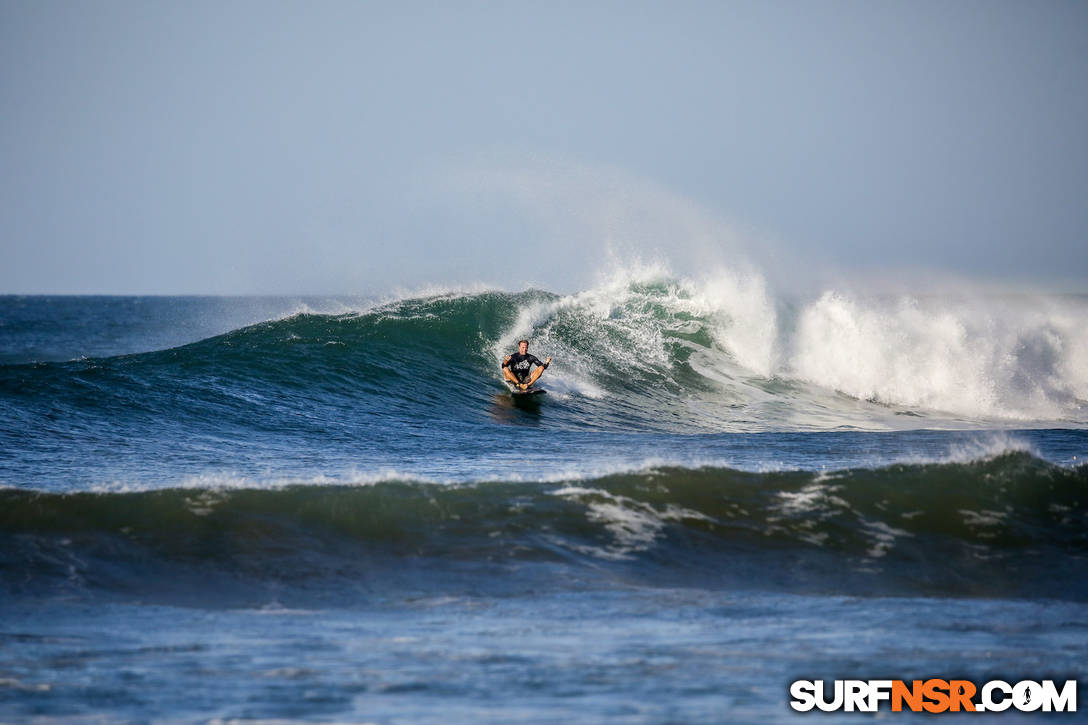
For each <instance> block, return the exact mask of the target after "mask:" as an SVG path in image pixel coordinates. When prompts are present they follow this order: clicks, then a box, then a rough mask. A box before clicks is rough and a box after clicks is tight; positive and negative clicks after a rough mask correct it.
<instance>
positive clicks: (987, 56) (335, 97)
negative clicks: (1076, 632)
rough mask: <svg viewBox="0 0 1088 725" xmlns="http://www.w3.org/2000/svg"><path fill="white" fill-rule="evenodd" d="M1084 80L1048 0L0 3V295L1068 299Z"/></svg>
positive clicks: (1077, 25)
mask: <svg viewBox="0 0 1088 725" xmlns="http://www.w3.org/2000/svg"><path fill="white" fill-rule="evenodd" d="M1086 84H1088V3H1085V2H1080V1H1076V2H1057V1H1047V0H1044V1H1039V2H1036V1H1031V2H1029V1H1027V0H1025V1H1024V2H1000V1H997V0H985V1H979V2H971V1H968V0H962V1H959V2H944V1H943V0H942V1H941V2H919V1H915V0H911V1H910V2H906V1H904V2H888V1H882V2H870V1H869V0H865V1H859V2H849V1H845V0H842V1H835V2H831V1H827V2H815V1H811V2H808V1H806V2H800V1H798V2H706V3H696V2H686V3H685V2H681V3H676V2H668V3H666V2H654V3H639V2H457V1H456V0H450V1H448V2H435V3H420V2H405V1H403V0H398V1H397V2H363V1H359V2H333V1H331V0H325V1H320V2H302V1H301V0H299V1H298V2H273V1H270V0H261V1H259V2H230V1H225V0H215V1H214V2H200V1H186V2H150V1H148V0H137V1H135V2H121V1H106V0H102V1H98V2H76V1H75V0H72V1H70V2H52V1H49V0H45V1H35V2H29V1H27V0H0V99H2V113H0V168H2V169H3V175H2V177H0V293H39V292H40V293H287V294H299V293H317V294H324V293H348V294H368V293H376V292H384V291H387V290H389V289H391V288H393V287H397V286H402V287H418V286H423V285H428V284H432V285H436V286H441V285H456V284H468V283H473V282H484V283H497V284H502V285H504V286H506V287H510V288H521V287H523V286H525V284H527V283H535V284H538V285H544V286H548V287H550V288H552V289H555V290H557V291H569V290H572V289H575V288H577V287H579V286H580V285H584V284H586V283H588V282H590V281H591V280H592V276H593V273H594V270H595V269H598V268H599V267H600V266H601V265H602V264H604V262H605V260H606V259H607V255H608V254H609V253H610V250H611V252H612V253H615V252H617V251H618V252H619V253H620V254H623V253H627V252H630V251H632V250H633V251H636V252H639V253H640V254H646V255H651V256H652V255H655V254H656V255H659V256H664V257H667V258H670V259H672V260H673V263H674V264H675V265H676V266H677V267H679V268H683V267H684V266H689V267H691V266H698V265H699V264H700V260H701V259H702V258H703V257H704V256H711V257H716V258H718V259H719V261H722V260H724V261H725V262H727V263H728V261H729V260H730V259H731V258H732V257H733V256H734V255H737V254H739V253H741V252H740V251H738V250H744V253H745V254H746V255H747V256H750V257H751V258H752V259H754V260H755V261H756V263H757V264H759V265H761V266H763V267H766V268H769V269H768V272H769V274H770V276H772V277H773V276H774V270H773V268H774V267H777V266H781V267H782V268H783V269H785V268H789V269H791V270H793V272H792V273H793V274H797V272H798V270H802V271H803V270H805V269H809V268H811V269H816V268H825V267H826V268H831V269H839V270H845V271H846V272H847V273H852V274H857V275H867V274H872V275H883V276H894V275H895V274H897V273H899V272H900V271H904V270H906V271H909V272H910V273H911V274H914V275H921V276H925V275H926V274H929V273H933V274H942V275H943V274H949V275H955V276H969V277H977V278H980V279H988V280H994V279H997V280H1004V281H1008V282H1010V283H1025V284H1031V285H1036V286H1039V285H1042V286H1049V287H1052V288H1055V289H1062V290H1065V291H1082V292H1088V93H1086V92H1085V88H1086V87H1088V86H1086ZM681 271H683V270H682V269H681Z"/></svg>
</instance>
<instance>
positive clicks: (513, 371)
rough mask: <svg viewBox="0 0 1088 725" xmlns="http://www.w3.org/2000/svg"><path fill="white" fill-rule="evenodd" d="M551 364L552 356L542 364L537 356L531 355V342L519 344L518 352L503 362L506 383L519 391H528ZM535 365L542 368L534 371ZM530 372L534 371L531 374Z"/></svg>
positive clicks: (526, 341) (525, 341)
mask: <svg viewBox="0 0 1088 725" xmlns="http://www.w3.org/2000/svg"><path fill="white" fill-rule="evenodd" d="M551 362H552V359H551V356H549V357H548V358H547V359H546V360H545V361H544V362H540V360H538V359H537V357H536V356H535V355H530V354H529V341H528V340H522V341H520V342H519V343H518V351H517V352H515V353H514V354H513V355H507V356H506V359H505V360H503V361H502V376H503V379H505V380H506V382H508V383H513V384H514V385H515V387H517V388H518V389H519V390H528V389H529V386H530V385H532V384H533V383H535V382H536V381H537V380H539V379H540V376H541V375H543V374H544V371H545V370H547V369H548V365H550V364H551ZM533 365H539V366H540V367H538V368H537V369H536V370H532V367H533ZM530 370H532V372H531V373H530Z"/></svg>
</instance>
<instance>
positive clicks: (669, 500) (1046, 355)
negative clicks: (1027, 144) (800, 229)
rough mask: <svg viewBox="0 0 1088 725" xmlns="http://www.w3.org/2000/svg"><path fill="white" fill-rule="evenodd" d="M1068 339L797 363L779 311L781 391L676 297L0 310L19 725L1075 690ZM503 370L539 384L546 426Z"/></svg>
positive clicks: (538, 406)
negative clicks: (998, 688) (1058, 684)
mask: <svg viewBox="0 0 1088 725" xmlns="http://www.w3.org/2000/svg"><path fill="white" fill-rule="evenodd" d="M602 300H603V301H602ZM1003 304H1004V305H1005V306H1006V307H1008V305H1010V304H1013V303H1009V302H1005V303H1003ZM1025 304H1026V303H1025ZM1055 304H1057V303H1055ZM1061 304H1062V305H1065V307H1062V308H1061V310H1060V312H1061V314H1059V313H1057V312H1055V313H1054V315H1053V316H1052V318H1047V320H1048V321H1047V323H1046V325H1045V329H1043V330H1042V331H1040V330H1039V329H1037V328H1034V327H1032V326H1031V325H1029V324H1026V323H1024V320H1025V319H1035V317H1034V315H1035V312H1032V313H1031V314H1030V315H1029V314H1027V313H1026V312H1025V313H1023V314H1022V315H1021V313H1020V312H1017V313H1016V315H1020V316H1019V317H1016V315H1014V317H1016V320H1017V322H1016V324H1015V325H1013V324H1012V323H1009V324H1008V326H1007V327H1008V329H1009V330H1015V331H1016V334H1015V336H1012V337H1010V336H1009V335H1004V336H1003V337H1001V338H1000V341H999V342H1000V345H999V344H998V342H993V341H992V340H991V341H988V342H986V343H985V344H983V341H981V340H974V341H972V340H970V339H964V340H962V341H961V342H962V343H963V348H964V349H965V350H973V351H975V353H977V354H974V353H972V355H971V356H969V357H964V358H962V359H956V358H955V356H954V355H953V357H952V358H947V356H948V355H952V354H953V353H950V352H949V350H953V352H955V350H954V346H952V347H950V343H949V341H948V339H946V338H943V337H940V336H941V335H942V334H943V333H941V332H936V333H933V334H934V335H935V336H936V338H934V339H929V338H924V337H923V338H918V339H915V340H914V341H913V342H912V343H911V345H909V346H908V347H907V348H906V349H901V348H898V347H896V345H900V344H902V341H903V336H902V335H898V336H893V337H894V339H893V340H892V341H891V342H889V339H891V338H889V339H873V340H870V341H869V344H868V345H862V344H861V343H859V341H858V340H857V339H855V338H854V337H851V336H845V337H842V338H841V339H829V340H827V343H828V344H827V345H826V346H825V345H823V344H822V343H821V344H820V345H817V346H816V347H812V346H811V345H810V344H809V343H808V342H806V340H808V339H809V337H808V336H809V333H810V332H811V330H812V329H813V325H816V322H814V320H816V317H814V315H815V314H816V312H818V309H817V308H813V309H809V310H801V311H797V310H794V311H793V312H792V313H791V314H793V315H794V316H793V317H784V318H781V319H780V321H779V323H777V324H780V325H781V329H780V330H779V333H778V334H777V338H778V339H779V342H778V343H776V344H777V345H778V346H779V347H778V348H776V350H778V352H776V353H775V354H774V355H772V356H771V357H769V358H767V359H768V360H771V359H772V358H773V359H774V360H775V362H774V364H773V366H772V367H771V368H770V369H763V368H761V366H760V364H759V363H758V360H757V358H759V356H758V355H756V354H755V352H753V351H758V350H761V349H763V348H761V347H760V346H759V344H756V343H755V342H752V340H756V339H757V338H759V336H758V335H757V336H756V337H752V335H751V334H749V333H745V332H744V329H743V326H742V325H739V324H738V323H736V321H735V318H734V317H730V315H729V314H727V313H728V312H729V311H728V310H722V309H717V308H708V307H707V306H706V304H704V301H701V300H700V299H698V298H693V297H692V295H691V294H686V296H685V293H684V288H683V286H682V285H681V286H680V287H679V288H678V287H676V286H675V285H671V284H670V283H668V282H663V283H655V284H650V285H646V284H632V285H629V286H628V287H625V288H622V289H618V290H617V289H610V290H605V291H600V290H598V291H593V292H591V293H583V294H582V295H574V296H568V297H563V296H560V295H555V294H552V293H549V292H544V291H528V292H522V293H506V292H483V293H475V294H448V295H439V296H431V297H423V298H406V299H401V300H395V301H390V302H386V303H377V302H367V301H365V300H347V299H344V300H328V299H251V298H238V299H233V298H65V297H56V298H48V297H30V298H12V297H8V298H0V485H3V486H4V488H3V489H0V502H2V503H0V607H2V612H3V617H2V621H0V719H4V720H26V719H31V718H34V717H41V718H46V719H50V718H76V719H79V718H88V719H104V720H106V721H149V720H170V721H173V720H178V721H192V720H207V719H216V718H285V719H295V720H307V721H352V722H358V721H372V722H390V723H393V722H552V721H555V720H557V719H564V720H569V721H574V722H602V721H615V722H639V723H642V722H705V721H711V722H726V721H752V720H756V719H758V720H768V721H778V720H792V719H794V718H795V717H805V716H803V715H795V714H794V713H793V712H792V711H791V710H790V709H789V707H788V700H789V698H788V686H789V683H790V682H791V681H792V680H794V679H800V678H804V679H813V678H827V679H842V678H850V677H860V678H866V679H867V678H902V679H912V678H928V677H949V676H955V677H967V678H969V679H974V680H976V681H978V682H984V681H986V680H988V679H994V678H997V677H1000V678H1002V679H1006V680H1009V681H1016V680H1019V679H1035V680H1039V679H1047V678H1054V679H1063V680H1064V679H1070V678H1079V679H1081V680H1084V679H1085V676H1086V674H1088V673H1085V670H1084V665H1083V663H1084V662H1086V661H1088V639H1086V637H1085V634H1086V632H1088V584H1086V583H1085V582H1088V578H1086V576H1085V575H1086V574H1088V558H1086V557H1088V468H1085V467H1084V465H1083V464H1082V461H1083V460H1084V458H1085V456H1086V455H1088V432H1086V430H1085V426H1086V423H1088V413H1086V410H1088V404H1086V401H1085V400H1084V399H1083V395H1082V391H1083V387H1082V386H1083V383H1084V380H1085V379H1086V373H1088V371H1086V370H1085V361H1084V359H1083V352H1082V351H1083V345H1080V343H1079V342H1078V341H1077V340H1076V339H1074V338H1072V337H1069V335H1068V333H1067V330H1068V329H1069V328H1068V320H1069V319H1070V318H1069V317H1068V315H1067V312H1068V307H1069V305H1073V306H1074V307H1075V306H1076V305H1078V304H1080V301H1077V300H1074V301H1073V302H1070V301H1069V300H1063V301H1062V302H1061ZM1037 307H1038V306H1036V307H1033V308H1032V309H1033V310H1035V309H1036V308H1037ZM881 309H882V308H881ZM1048 309H1050V308H1048ZM1055 309H1056V308H1055ZM859 314H860V313H859ZM866 314H867V315H870V316H871V315H872V314H876V313H875V312H873V311H871V310H870V311H869V312H866ZM1009 314H1012V313H1009ZM911 319H913V318H911ZM968 322H970V321H969V320H968V321H967V322H965V323H964V324H963V325H962V326H961V328H960V329H961V332H962V334H963V335H969V334H970V330H971V325H970V324H968ZM903 324H905V323H903V321H902V319H899V320H898V321H897V319H893V318H889V319H888V320H887V327H889V328H894V327H895V326H896V325H900V326H901V325H903ZM816 326H817V327H819V325H816ZM819 329H824V328H819ZM919 329H921V328H919ZM986 329H987V330H990V331H991V332H993V331H994V330H999V331H1000V330H1001V329H1003V328H1001V325H999V324H997V323H994V322H993V321H991V322H990V323H989V324H988V326H986ZM742 333H743V334H742ZM918 334H922V333H921V332H919V333H918ZM957 334H959V333H957ZM1010 334H1011V333H1010ZM745 335H747V337H746V336H745ZM522 336H526V337H529V338H530V339H531V341H532V342H531V344H532V347H531V350H530V351H531V352H534V353H535V354H537V355H538V356H540V357H544V356H545V355H553V356H554V357H555V363H554V364H553V365H552V367H551V368H550V369H549V370H548V372H547V373H546V374H545V376H544V377H543V378H542V382H541V384H542V385H543V386H544V387H545V388H547V389H548V393H547V394H546V395H542V396H533V398H532V399H527V400H522V399H518V398H515V397H514V396H511V395H510V394H509V392H508V391H507V390H506V388H505V387H504V386H503V385H502V383H501V382H499V376H498V362H499V361H500V360H501V357H502V355H503V354H506V353H508V352H511V351H513V348H514V343H515V342H516V340H517V339H518V338H519V337H522ZM791 336H792V337H791ZM760 339H761V338H760ZM782 340H785V341H786V342H782ZM926 340H929V342H926ZM934 340H936V341H934ZM757 341H758V340H757ZM938 342H939V344H938ZM930 343H932V344H930ZM760 344H761V343H760ZM746 345H748V346H747V347H746ZM987 345H989V346H990V347H986V346H987ZM995 345H997V347H994V346H995ZM1078 345H1080V346H1078ZM851 346H853V347H851ZM1001 346H1003V347H1001ZM1048 346H1049V347H1048ZM779 348H780V349H779ZM829 350H830V351H831V352H829ZM843 350H852V352H850V355H849V360H848V362H849V364H850V365H853V366H855V367H856V369H857V376H855V377H856V378H858V379H861V378H864V377H865V376H866V375H868V374H869V373H870V372H872V371H873V370H876V369H878V367H874V365H878V364H879V365H890V366H891V367H889V368H888V371H887V375H885V376H883V377H880V378H879V379H880V380H881V381H887V383H886V384H885V383H878V384H875V385H870V387H871V388H872V391H871V393H866V394H865V395H861V396H859V395H857V394H856V390H855V389H854V387H853V385H852V383H851V382H850V381H849V380H845V379H844V378H842V377H841V375H840V373H841V372H842V370H841V369H840V368H839V367H837V365H839V363H840V362H841V361H840V359H839V358H838V357H835V356H834V355H838V354H839V353H840V352H842V351H843ZM912 351H913V352H912ZM935 351H936V352H935ZM831 353H834V355H832V356H831V357H828V355H829V354H831ZM957 354H958V353H957ZM912 355H913V357H912ZM942 356H945V357H942ZM753 360H756V362H752V361H753ZM843 360H846V358H843ZM942 360H943V361H944V364H945V365H946V368H945V369H942V368H941V367H940V365H938V364H937V363H939V362H941V361H942ZM874 361H876V362H874ZM914 363H917V364H914ZM922 363H924V364H922ZM953 363H955V364H954V365H953ZM952 368H954V369H952ZM965 376H966V377H965ZM971 376H974V377H971ZM867 384H868V383H867ZM918 401H926V402H927V404H926V405H921V404H919V403H918ZM808 717H811V716H808ZM842 717H843V719H848V717H853V718H854V719H856V715H855V716H847V715H844V716H842ZM900 717H901V716H900ZM908 719H909V718H908ZM1003 719H1009V720H1013V721H1015V720H1016V719H1017V715H1015V714H1012V713H1009V714H1006V715H1005V716H1004V718H1003Z"/></svg>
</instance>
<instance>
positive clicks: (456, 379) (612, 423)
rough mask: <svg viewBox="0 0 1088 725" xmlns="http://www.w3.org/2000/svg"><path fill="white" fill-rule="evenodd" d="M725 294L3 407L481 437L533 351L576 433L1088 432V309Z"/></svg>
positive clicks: (194, 365) (165, 354)
mask: <svg viewBox="0 0 1088 725" xmlns="http://www.w3.org/2000/svg"><path fill="white" fill-rule="evenodd" d="M708 279H709V281H704V282H694V281H691V280H683V279H676V278H672V277H669V276H667V275H664V274H660V273H652V272H646V273H640V274H636V275H619V276H617V277H615V278H614V279H613V280H612V281H611V282H610V283H608V284H605V285H603V286H601V287H599V288H597V289H594V290H590V291H587V292H583V293H579V294H575V295H566V296H564V295H557V294H553V293H549V292H544V291H527V292H521V293H507V292H498V291H489V292H479V293H473V294H444V295H434V296H427V297H417V298H408V299H403V300H398V301H394V302H390V303H387V304H384V305H378V306H374V307H370V308H367V309H365V310H363V311H355V312H346V313H343V314H314V313H299V314H295V315H292V316H289V317H286V318H281V319H276V320H271V321H267V322H263V323H259V324H255V325H250V326H247V327H242V328H239V329H236V330H233V331H231V332H228V333H226V334H223V335H218V336H215V337H211V338H207V339H204V340H201V341H199V342H195V343H192V344H189V345H183V346H179V347H174V348H171V349H167V350H164V351H160V352H149V353H139V354H134V355H124V356H119V357H108V358H92V359H82V360H76V361H71V362H64V363H34V364H25V363H24V364H8V365H3V366H0V395H2V398H0V404H5V403H6V404H7V406H8V408H9V409H14V410H13V411H12V414H13V415H16V416H19V415H23V416H26V415H33V414H38V415H44V416H45V417H46V419H47V420H53V419H56V418H57V417H66V418H67V419H68V420H70V421H72V423H73V424H74V425H75V424H78V423H79V422H80V421H82V420H86V419H87V418H88V416H90V417H93V416H95V415H106V416H108V417H109V423H110V425H115V424H126V423H127V424H131V425H134V426H137V427H138V426H140V425H144V424H148V423H151V422H154V423H155V424H161V421H162V420H163V418H164V416H169V417H172V418H177V417H179V416H184V417H185V418H186V419H187V420H191V421H205V422H206V423H208V424H209V425H211V426H212V427H213V428H215V429H216V430H217V433H216V434H217V435H229V432H228V431H225V430H223V428H224V426H226V427H230V426H236V427H237V428H238V429H240V430H245V431H247V435H252V433H253V429H254V428H256V429H258V430H259V429H261V428H267V429H270V430H281V431H282V430H291V429H297V428H299V427H300V426H302V427H305V425H306V424H308V423H313V422H315V421H329V420H353V419H354V420H358V418H359V416H360V415H364V414H370V415H373V416H385V417H390V416H401V417H403V418H405V419H411V418H416V419H427V420H432V419H441V420H444V421H451V422H453V423H464V424H472V423H473V422H475V421H477V419H478V418H479V411H481V410H485V409H488V408H489V406H491V405H492V404H493V403H495V396H496V394H499V393H501V392H502V390H503V387H502V386H501V384H500V383H499V362H500V361H501V359H502V357H503V355H505V354H508V353H509V352H511V351H513V350H514V348H515V344H516V341H517V340H518V339H519V338H520V337H529V338H530V339H531V341H532V347H531V352H534V353H539V354H540V356H541V357H543V356H544V355H552V356H553V357H554V358H555V361H556V364H555V365H554V366H553V367H552V368H551V369H550V370H549V371H548V373H547V374H546V376H545V378H544V384H545V385H546V386H547V387H548V388H549V390H550V392H552V393H553V396H552V399H553V400H554V399H558V400H561V401H562V405H557V406H552V408H551V409H550V410H549V422H550V423H551V424H552V425H554V426H557V427H565V428H568V429H578V430H582V429H586V428H597V429H611V430H622V431H631V430H648V431H655V430H656V431H662V430H664V431H670V432H723V431H761V430H770V431H776V430H826V429H835V428H842V427H852V428H861V429H868V430H887V429H904V428H919V427H978V426H979V425H980V424H982V425H987V426H999V427H1000V426H1012V425H1020V426H1023V425H1032V426H1037V425H1047V424H1051V425H1053V426H1054V427H1069V426H1078V427H1079V426H1083V425H1085V424H1088V402H1086V401H1088V341H1086V339H1085V337H1084V335H1083V334H1082V333H1083V320H1084V319H1086V318H1088V300H1086V299H1084V298H1081V297H1070V298H1049V299H1041V298H1040V299H1035V298H1033V299H1027V298H1017V299H1013V300H1010V299H1006V300H999V299H990V300H986V301H985V302H975V303H969V302H965V301H964V300H956V299H951V298H942V299H936V298H929V299H912V298H905V297H904V298H898V299H869V300H861V299H857V298H850V297H847V296H844V295H841V294H837V293H828V294H825V295H823V296H822V297H820V298H819V299H816V300H814V301H812V302H809V303H805V304H785V303H782V302H778V301H775V300H773V299H772V298H771V297H770V295H769V293H768V291H767V290H766V288H765V286H764V285H763V283H762V281H761V280H760V278H759V277H758V276H749V277H742V276H736V275H729V274H726V273H723V274H721V275H718V276H715V277H713V278H708ZM498 405H499V406H500V407H501V406H502V405H505V403H501V402H500V403H498ZM501 414H502V413H501V411H499V412H495V411H492V412H491V413H489V415H492V417H494V416H495V415H501ZM299 418H302V420H299ZM46 425H48V424H46ZM87 425H91V426H93V425H94V423H93V422H91V421H88V422H87ZM334 428H335V426H334ZM322 432H323V433H324V434H325V435H335V434H336V433H337V431H336V430H324V431H322Z"/></svg>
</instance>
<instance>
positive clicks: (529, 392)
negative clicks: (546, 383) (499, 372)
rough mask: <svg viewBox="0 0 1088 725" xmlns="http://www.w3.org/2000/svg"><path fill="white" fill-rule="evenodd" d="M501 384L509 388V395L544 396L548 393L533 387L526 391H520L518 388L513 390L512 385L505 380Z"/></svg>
mask: <svg viewBox="0 0 1088 725" xmlns="http://www.w3.org/2000/svg"><path fill="white" fill-rule="evenodd" d="M503 382H504V383H506V387H508V388H510V394H511V395H545V394H546V393H547V392H548V391H547V390H545V389H544V388H538V387H536V386H535V385H534V386H533V387H531V388H529V389H528V390H521V389H519V388H515V387H514V384H513V383H510V382H507V381H505V380H504V381H503Z"/></svg>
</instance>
